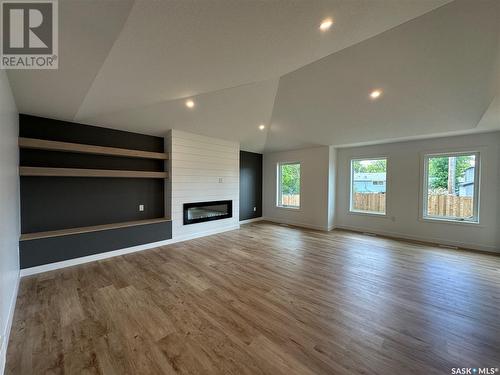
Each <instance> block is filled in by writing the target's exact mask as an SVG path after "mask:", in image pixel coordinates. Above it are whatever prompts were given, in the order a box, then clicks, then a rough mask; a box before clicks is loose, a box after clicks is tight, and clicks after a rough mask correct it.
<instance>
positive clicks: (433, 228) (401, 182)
mask: <svg viewBox="0 0 500 375" xmlns="http://www.w3.org/2000/svg"><path fill="white" fill-rule="evenodd" d="M457 150H458V151H461V150H464V151H465V150H479V151H481V185H480V189H481V192H480V207H479V208H480V224H478V225H476V224H460V223H438V222H429V221H423V220H422V219H419V216H421V215H420V213H421V212H420V211H421V210H420V208H419V207H420V200H419V199H420V191H421V184H422V182H421V173H422V166H421V158H422V154H424V153H426V152H447V151H457ZM374 156H387V157H388V167H387V168H388V192H387V217H376V216H366V215H360V214H353V213H349V176H350V171H349V162H350V159H351V158H358V157H367V158H369V157H374ZM337 165H338V170H337V200H336V201H337V207H336V218H335V225H336V227H343V228H348V229H356V230H362V231H368V232H375V233H379V234H387V235H394V236H398V237H407V238H411V239H418V240H425V241H430V242H438V243H443V244H450V245H458V246H464V247H469V248H475V249H479V250H487V251H499V252H500V241H499V240H500V238H499V236H498V233H499V232H500V215H499V212H500V207H499V206H500V190H499V185H500V174H499V169H500V132H495V133H485V134H476V135H466V136H458V137H446V138H436V139H431V140H419V141H409V142H399V143H390V144H381V145H375V146H365V147H353V148H341V149H338V153H337Z"/></svg>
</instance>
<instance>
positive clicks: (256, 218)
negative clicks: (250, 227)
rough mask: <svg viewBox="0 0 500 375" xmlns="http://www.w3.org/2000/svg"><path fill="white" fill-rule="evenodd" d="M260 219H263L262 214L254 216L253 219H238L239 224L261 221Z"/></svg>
mask: <svg viewBox="0 0 500 375" xmlns="http://www.w3.org/2000/svg"><path fill="white" fill-rule="evenodd" d="M262 220H264V218H263V217H262V216H259V217H255V218H253V219H247V220H240V225H242V224H248V223H255V222H256V221H262Z"/></svg>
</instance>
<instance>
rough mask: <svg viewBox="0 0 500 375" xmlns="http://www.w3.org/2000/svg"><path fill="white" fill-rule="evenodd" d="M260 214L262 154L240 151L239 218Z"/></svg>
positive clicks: (248, 217) (251, 217) (255, 216)
mask: <svg viewBox="0 0 500 375" xmlns="http://www.w3.org/2000/svg"><path fill="white" fill-rule="evenodd" d="M254 207H255V208H256V211H254ZM261 216H262V154H257V153H254V152H247V151H240V220H248V219H254V218H257V217H261Z"/></svg>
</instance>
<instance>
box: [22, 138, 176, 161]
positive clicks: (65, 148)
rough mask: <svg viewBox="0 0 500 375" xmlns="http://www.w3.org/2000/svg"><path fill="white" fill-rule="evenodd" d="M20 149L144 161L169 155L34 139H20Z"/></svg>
mask: <svg viewBox="0 0 500 375" xmlns="http://www.w3.org/2000/svg"><path fill="white" fill-rule="evenodd" d="M19 147H20V148H30V149H37V150H48V151H61V152H76V153H81V154H95V155H109V156H122V157H128V158H143V159H160V160H167V159H168V154H166V153H162V152H150V151H141V150H131V149H125V148H116V147H104V146H93V145H84V144H80V143H69V142H58V141H47V140H44V139H34V138H22V137H20V138H19Z"/></svg>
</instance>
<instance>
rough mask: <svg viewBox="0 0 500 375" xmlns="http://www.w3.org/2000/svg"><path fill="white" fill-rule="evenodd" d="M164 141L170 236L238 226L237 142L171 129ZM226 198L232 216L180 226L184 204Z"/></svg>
mask: <svg viewBox="0 0 500 375" xmlns="http://www.w3.org/2000/svg"><path fill="white" fill-rule="evenodd" d="M166 144H167V149H168V150H169V152H170V158H171V161H170V171H169V173H170V175H171V196H172V215H171V216H172V238H173V239H179V238H184V237H186V238H189V237H191V236H197V235H201V234H210V233H215V232H219V231H223V230H226V229H235V228H238V227H239V207H240V203H239V179H240V146H239V143H237V142H229V141H225V140H220V139H216V138H210V137H205V136H201V135H196V134H191V133H186V132H182V131H179V130H171V131H170V133H169V135H168V136H167V139H166ZM219 178H222V182H219ZM229 199H230V200H232V201H233V217H232V218H229V219H222V220H216V221H209V222H205V223H197V224H190V225H183V212H182V206H183V204H184V203H191V202H201V201H216V200H229ZM167 200H168V196H167Z"/></svg>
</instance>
